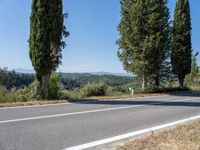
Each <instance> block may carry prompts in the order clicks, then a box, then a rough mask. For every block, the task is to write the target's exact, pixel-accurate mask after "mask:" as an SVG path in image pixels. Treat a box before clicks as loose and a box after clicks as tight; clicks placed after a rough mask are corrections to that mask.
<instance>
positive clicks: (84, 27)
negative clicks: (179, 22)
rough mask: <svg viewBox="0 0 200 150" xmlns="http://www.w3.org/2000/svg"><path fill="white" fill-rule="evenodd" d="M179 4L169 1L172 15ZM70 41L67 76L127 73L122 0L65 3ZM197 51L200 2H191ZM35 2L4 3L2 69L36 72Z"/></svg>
mask: <svg viewBox="0 0 200 150" xmlns="http://www.w3.org/2000/svg"><path fill="white" fill-rule="evenodd" d="M175 2H176V0H170V1H169V7H170V11H171V15H173V9H174V6H175ZM63 3H64V12H68V13H69V18H68V19H67V20H66V26H67V28H68V30H69V31H70V34H71V35H70V37H68V38H67V39H66V42H67V45H68V46H67V47H66V48H65V49H64V50H63V59H62V62H63V64H62V65H61V66H60V67H59V70H61V71H63V72H99V71H106V72H118V73H119V72H124V71H123V67H122V65H121V63H120V62H119V60H118V58H117V51H118V46H117V45H115V41H116V40H117V39H118V38H119V34H118V31H117V25H118V23H119V21H120V4H119V0H63ZM190 3H191V4H190V5H191V17H192V28H193V32H192V43H193V49H195V50H199V48H200V36H199V35H200V29H199V27H200V21H199V20H200V13H199V6H200V1H199V0H191V2H190ZM30 11H31V0H20V1H19V0H0V18H1V21H0V67H8V68H9V69H13V68H26V69H32V66H31V62H30V60H29V55H28V42H27V41H28V38H29V16H30Z"/></svg>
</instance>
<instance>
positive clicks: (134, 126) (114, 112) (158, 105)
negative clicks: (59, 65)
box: [0, 93, 200, 150]
mask: <svg viewBox="0 0 200 150" xmlns="http://www.w3.org/2000/svg"><path fill="white" fill-rule="evenodd" d="M195 115H200V93H187V94H179V95H170V96H159V97H148V98H137V99H125V100H104V101H88V102H76V103H72V104H61V105H50V106H48V105H47V106H38V107H19V108H4V109H0V150H63V149H66V148H69V147H73V146H77V145H81V144H85V143H89V142H93V141H97V140H101V139H105V138H110V137H113V136H118V135H122V134H125V133H129V132H133V131H137V130H141V129H145V128H148V127H153V126H156V125H160V124H164V123H168V122H172V121H176V120H180V119H183V118H187V117H192V116H195ZM92 149H96V148H95V147H93V148H92Z"/></svg>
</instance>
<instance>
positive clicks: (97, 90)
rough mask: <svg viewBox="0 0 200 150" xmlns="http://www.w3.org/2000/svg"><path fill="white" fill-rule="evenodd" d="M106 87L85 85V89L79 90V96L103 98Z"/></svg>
mask: <svg viewBox="0 0 200 150" xmlns="http://www.w3.org/2000/svg"><path fill="white" fill-rule="evenodd" d="M107 88H108V87H107V85H105V84H103V83H101V84H95V83H92V84H87V85H86V87H84V88H82V89H81V95H82V96H83V97H90V96H105V95H106V93H107Z"/></svg>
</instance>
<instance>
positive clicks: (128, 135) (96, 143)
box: [63, 115, 200, 150]
mask: <svg viewBox="0 0 200 150" xmlns="http://www.w3.org/2000/svg"><path fill="white" fill-rule="evenodd" d="M197 119H200V115H198V116H193V117H189V118H186V119H182V120H178V121H174V122H170V123H166V124H161V125H158V126H154V127H151V128H146V129H142V130H138V131H134V132H130V133H126V134H122V135H118V136H114V137H110V138H106V139H101V140H98V141H94V142H90V143H85V144H82V145H78V146H73V147H69V148H66V149H63V150H82V149H87V148H91V147H95V146H99V145H103V144H107V143H112V142H115V141H119V140H124V139H128V138H132V137H135V136H138V135H141V134H146V133H149V132H153V131H156V130H161V129H164V128H169V127H172V126H176V125H180V124H183V123H186V122H189V121H193V120H197Z"/></svg>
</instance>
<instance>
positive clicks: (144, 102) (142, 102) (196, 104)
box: [74, 93, 200, 107]
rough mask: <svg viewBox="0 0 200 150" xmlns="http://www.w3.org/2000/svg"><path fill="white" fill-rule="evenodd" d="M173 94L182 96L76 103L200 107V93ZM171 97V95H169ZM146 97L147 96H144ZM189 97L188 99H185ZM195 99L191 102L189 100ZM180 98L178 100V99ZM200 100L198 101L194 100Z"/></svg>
mask: <svg viewBox="0 0 200 150" xmlns="http://www.w3.org/2000/svg"><path fill="white" fill-rule="evenodd" d="M173 96H178V97H179V96H181V97H182V99H183V101H181V99H180V98H178V97H176V98H174V97H172V98H171V101H170V100H163V101H160V100H142V99H132V100H131V99H130V100H89V101H76V102H74V104H91V105H149V106H185V107H200V93H192V94H191V93H184V94H183V93H180V94H173ZM169 98H170V96H169ZM198 98H199V99H198ZM144 99H145V98H144ZM186 99H188V101H184V100H186ZM190 99H191V100H193V101H191V102H189V100H190ZM176 100H178V101H176ZM195 100H199V101H198V102H194V101H195Z"/></svg>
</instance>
